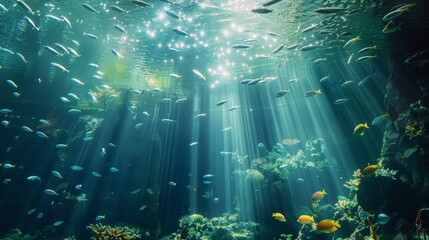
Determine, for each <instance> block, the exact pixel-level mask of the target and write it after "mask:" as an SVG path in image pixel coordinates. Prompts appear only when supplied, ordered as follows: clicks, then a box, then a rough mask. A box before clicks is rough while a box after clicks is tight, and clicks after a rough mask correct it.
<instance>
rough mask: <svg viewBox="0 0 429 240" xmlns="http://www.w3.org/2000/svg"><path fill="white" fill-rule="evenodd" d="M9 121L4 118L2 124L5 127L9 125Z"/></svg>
mask: <svg viewBox="0 0 429 240" xmlns="http://www.w3.org/2000/svg"><path fill="white" fill-rule="evenodd" d="M9 123H10V122H9V121H7V120H3V121H1V124H2V125H3V126H4V127H7V126H9Z"/></svg>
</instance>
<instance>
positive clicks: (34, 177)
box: [27, 176, 42, 182]
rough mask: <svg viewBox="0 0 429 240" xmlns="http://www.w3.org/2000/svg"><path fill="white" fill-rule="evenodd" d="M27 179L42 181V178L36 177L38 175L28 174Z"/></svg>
mask: <svg viewBox="0 0 429 240" xmlns="http://www.w3.org/2000/svg"><path fill="white" fill-rule="evenodd" d="M27 180H28V181H35V180H37V181H39V182H41V181H42V179H40V177H38V176H29V177H27Z"/></svg>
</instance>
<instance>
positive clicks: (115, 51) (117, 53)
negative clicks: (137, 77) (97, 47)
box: [112, 49, 124, 58]
mask: <svg viewBox="0 0 429 240" xmlns="http://www.w3.org/2000/svg"><path fill="white" fill-rule="evenodd" d="M112 53H113V55H115V56H116V57H118V58H124V55H123V54H122V53H120V52H118V51H117V50H115V49H112Z"/></svg>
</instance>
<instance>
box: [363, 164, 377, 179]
mask: <svg viewBox="0 0 429 240" xmlns="http://www.w3.org/2000/svg"><path fill="white" fill-rule="evenodd" d="M380 168H381V166H380V165H378V164H373V165H369V166H368V167H366V168H364V169H363V171H362V176H365V177H366V176H371V175H373V174H376V173H377V171H378V169H380Z"/></svg>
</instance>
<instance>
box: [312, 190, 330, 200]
mask: <svg viewBox="0 0 429 240" xmlns="http://www.w3.org/2000/svg"><path fill="white" fill-rule="evenodd" d="M325 195H328V194H327V193H326V192H325V189H323V190H322V191H317V192H315V193H313V195H312V196H311V201H312V202H320V200H321V199H322V198H323V197H324V196H325Z"/></svg>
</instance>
